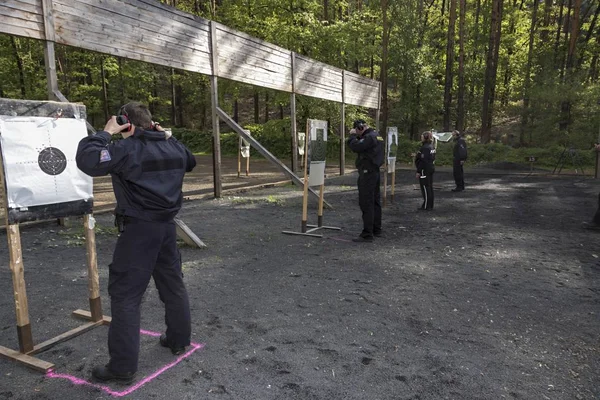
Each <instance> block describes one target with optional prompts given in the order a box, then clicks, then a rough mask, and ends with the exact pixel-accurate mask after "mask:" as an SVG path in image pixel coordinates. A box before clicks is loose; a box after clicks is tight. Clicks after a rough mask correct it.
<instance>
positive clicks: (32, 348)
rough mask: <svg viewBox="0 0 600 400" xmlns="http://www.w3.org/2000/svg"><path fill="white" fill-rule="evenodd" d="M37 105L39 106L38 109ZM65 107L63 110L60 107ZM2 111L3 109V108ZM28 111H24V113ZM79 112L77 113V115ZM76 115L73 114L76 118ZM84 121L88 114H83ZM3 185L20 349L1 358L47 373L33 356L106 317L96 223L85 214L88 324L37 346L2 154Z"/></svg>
mask: <svg viewBox="0 0 600 400" xmlns="http://www.w3.org/2000/svg"><path fill="white" fill-rule="evenodd" d="M4 103H6V104H5V105H6V107H7V108H9V107H13V108H14V109H16V110H17V114H18V115H27V114H28V113H27V111H28V110H33V111H32V112H35V113H37V115H38V116H40V114H43V113H46V114H47V115H46V116H52V115H48V114H49V113H51V112H52V111H51V110H52V108H54V109H55V110H59V109H60V110H62V109H63V108H64V109H68V108H70V107H72V109H73V110H81V107H82V106H78V105H72V104H68V103H67V104H65V103H55V102H33V101H27V100H13V101H4ZM36 105H37V106H36ZM19 107H21V108H19ZM28 107H30V108H28ZM61 107H63V108H61ZM1 108H4V106H3V107H1ZM24 110H25V111H24ZM77 112H78V111H75V112H74V114H76V113H77ZM73 116H74V115H73ZM83 118H85V113H83ZM0 183H1V185H2V190H3V203H4V209H5V213H4V215H5V222H6V234H7V240H8V251H9V255H10V262H9V265H10V271H11V275H12V281H13V292H14V298H15V314H16V319H17V336H18V341H19V350H18V351H17V350H12V349H9V348H6V347H3V346H0V356H3V357H6V358H8V359H11V360H14V361H17V362H20V363H22V364H24V365H26V366H28V367H31V368H33V369H35V370H38V371H42V372H46V371H48V370H50V369H51V368H52V367H53V366H54V364H52V363H50V362H47V361H43V360H41V359H38V358H36V357H33V355H34V354H37V353H40V352H42V351H44V350H46V349H48V348H50V347H52V346H55V345H57V344H58V343H61V342H64V341H66V340H68V339H70V338H73V337H75V336H78V335H81V334H82V333H84V332H87V331H88V330H90V329H93V328H95V327H96V326H99V325H101V324H102V323H103V320H104V318H105V317H104V316H103V315H102V303H101V299H100V283H99V282H100V279H99V276H98V263H97V256H96V236H95V232H94V226H95V220H94V217H93V215H92V214H91V213H88V214H84V215H83V226H84V232H85V248H86V254H87V257H86V263H87V269H88V298H89V305H90V312H89V314H90V319H91V322H88V323H86V324H84V325H82V326H80V327H77V328H75V329H72V330H70V331H68V332H65V333H63V334H61V335H58V336H56V337H54V338H51V339H49V340H46V341H44V342H42V343H39V344H37V345H34V340H33V335H32V333H31V322H30V319H29V308H28V302H27V293H26V289H25V288H26V283H25V272H24V271H25V270H24V263H23V252H22V249H21V233H20V229H19V222H16V223H13V222H11V221H10V220H9V205H8V194H7V185H6V176H5V171H4V160H3V157H2V153H1V152H0Z"/></svg>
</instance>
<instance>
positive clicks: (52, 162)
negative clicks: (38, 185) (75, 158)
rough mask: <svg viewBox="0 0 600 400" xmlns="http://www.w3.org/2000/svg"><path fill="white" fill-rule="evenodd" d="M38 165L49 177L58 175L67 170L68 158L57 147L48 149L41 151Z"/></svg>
mask: <svg viewBox="0 0 600 400" xmlns="http://www.w3.org/2000/svg"><path fill="white" fill-rule="evenodd" d="M38 165H39V166H40V169H41V170H42V171H44V172H45V173H47V174H48V175H58V174H60V173H61V172H63V171H64V170H65V168H67V157H65V154H64V153H63V152H62V151H60V150H59V149H57V148H56V147H46V148H45V149H44V150H42V151H40V155H39V156H38Z"/></svg>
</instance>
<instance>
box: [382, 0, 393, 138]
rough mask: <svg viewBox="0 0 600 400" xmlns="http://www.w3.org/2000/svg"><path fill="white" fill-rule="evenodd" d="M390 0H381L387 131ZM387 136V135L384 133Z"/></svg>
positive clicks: (383, 89)
mask: <svg viewBox="0 0 600 400" xmlns="http://www.w3.org/2000/svg"><path fill="white" fill-rule="evenodd" d="M388 6H389V0H381V12H382V16H383V37H382V43H381V47H382V54H381V77H380V80H381V120H382V126H381V128H380V129H381V132H385V131H386V130H387V126H388V95H387V94H388V48H389V43H390V31H391V26H390V20H389V19H388ZM384 138H387V135H384Z"/></svg>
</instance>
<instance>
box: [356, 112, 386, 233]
mask: <svg viewBox="0 0 600 400" xmlns="http://www.w3.org/2000/svg"><path fill="white" fill-rule="evenodd" d="M348 146H349V147H350V149H352V151H353V152H355V153H357V156H356V168H357V169H358V204H359V206H360V210H361V211H362V220H363V230H362V232H361V234H360V235H359V236H358V237H357V238H355V239H352V240H353V241H354V242H372V241H373V237H374V236H381V189H380V184H381V179H380V174H379V167H380V166H381V165H382V164H383V138H381V136H379V134H378V133H377V131H375V130H374V129H373V128H370V127H369V125H367V123H366V122H365V121H364V120H362V119H359V120H356V121H354V124H353V129H352V130H351V131H350V137H349V138H348Z"/></svg>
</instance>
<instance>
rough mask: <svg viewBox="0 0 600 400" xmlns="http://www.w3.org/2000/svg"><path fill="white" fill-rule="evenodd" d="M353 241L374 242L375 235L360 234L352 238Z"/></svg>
mask: <svg viewBox="0 0 600 400" xmlns="http://www.w3.org/2000/svg"><path fill="white" fill-rule="evenodd" d="M352 241H353V242H356V243H373V236H359V237H357V238H354V239H352Z"/></svg>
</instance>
